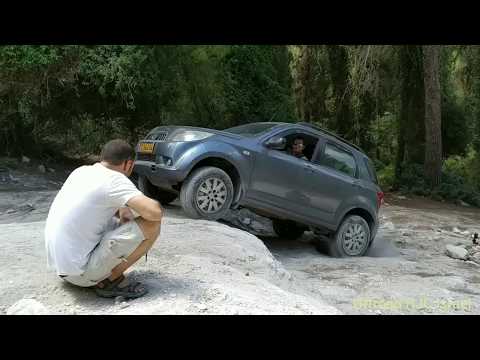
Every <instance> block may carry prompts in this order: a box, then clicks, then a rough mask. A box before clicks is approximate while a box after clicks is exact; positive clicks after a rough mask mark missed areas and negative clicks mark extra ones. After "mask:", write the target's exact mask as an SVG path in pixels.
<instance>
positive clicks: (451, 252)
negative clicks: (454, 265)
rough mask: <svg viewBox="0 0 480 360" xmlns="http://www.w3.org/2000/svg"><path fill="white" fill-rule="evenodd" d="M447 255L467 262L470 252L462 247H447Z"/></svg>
mask: <svg viewBox="0 0 480 360" xmlns="http://www.w3.org/2000/svg"><path fill="white" fill-rule="evenodd" d="M446 254H447V256H450V257H451V258H453V259H459V260H467V258H468V251H467V250H466V249H465V248H463V247H460V246H453V245H447V246H446Z"/></svg>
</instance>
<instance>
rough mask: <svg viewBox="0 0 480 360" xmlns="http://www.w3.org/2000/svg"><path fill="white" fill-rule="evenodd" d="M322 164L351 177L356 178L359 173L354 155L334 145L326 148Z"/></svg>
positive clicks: (328, 145)
mask: <svg viewBox="0 0 480 360" xmlns="http://www.w3.org/2000/svg"><path fill="white" fill-rule="evenodd" d="M320 163H321V165H324V166H328V167H330V168H332V169H335V170H337V171H340V172H343V173H344V174H347V175H349V176H351V177H355V175H356V172H357V163H356V162H355V158H354V157H353V155H352V154H350V153H348V152H347V151H344V150H342V149H341V148H339V147H337V146H335V145H332V144H327V145H326V146H325V152H324V154H323V157H322V159H321V161H320Z"/></svg>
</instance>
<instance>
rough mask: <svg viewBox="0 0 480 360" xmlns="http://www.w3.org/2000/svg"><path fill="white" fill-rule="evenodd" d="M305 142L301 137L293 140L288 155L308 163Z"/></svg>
mask: <svg viewBox="0 0 480 360" xmlns="http://www.w3.org/2000/svg"><path fill="white" fill-rule="evenodd" d="M304 149H305V140H304V139H303V137H301V136H297V137H296V138H295V139H294V140H293V144H292V147H291V148H289V149H288V150H287V154H289V155H293V156H295V157H296V158H299V159H302V160H306V161H308V158H307V157H306V156H305V155H304V153H303V150H304Z"/></svg>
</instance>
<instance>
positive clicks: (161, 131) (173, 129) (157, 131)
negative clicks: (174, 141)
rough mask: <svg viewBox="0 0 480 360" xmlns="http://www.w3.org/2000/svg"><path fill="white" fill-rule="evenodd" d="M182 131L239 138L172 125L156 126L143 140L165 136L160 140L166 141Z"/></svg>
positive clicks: (228, 134) (217, 131)
mask: <svg viewBox="0 0 480 360" xmlns="http://www.w3.org/2000/svg"><path fill="white" fill-rule="evenodd" d="M184 130H190V131H195V130H196V131H204V132H208V133H211V134H215V135H223V136H228V137H233V138H238V137H239V136H238V135H235V134H231V133H228V132H225V131H222V130H215V129H208V128H203V127H197V126H173V125H172V126H157V127H156V128H154V129H153V130H151V131H150V132H149V133H148V134H147V136H146V137H145V140H158V139H159V136H160V135H162V136H165V137H164V138H162V140H168V139H169V138H171V137H172V136H173V135H175V134H176V133H178V132H181V131H184Z"/></svg>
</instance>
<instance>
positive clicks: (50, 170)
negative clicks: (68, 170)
mask: <svg viewBox="0 0 480 360" xmlns="http://www.w3.org/2000/svg"><path fill="white" fill-rule="evenodd" d="M47 170H48V172H51V173H54V172H55V169H52V168H48V169H47Z"/></svg>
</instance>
